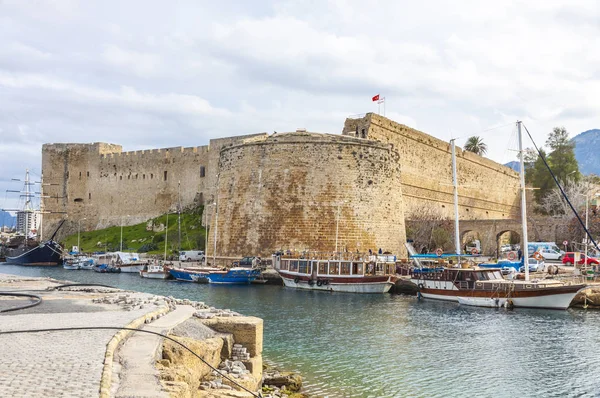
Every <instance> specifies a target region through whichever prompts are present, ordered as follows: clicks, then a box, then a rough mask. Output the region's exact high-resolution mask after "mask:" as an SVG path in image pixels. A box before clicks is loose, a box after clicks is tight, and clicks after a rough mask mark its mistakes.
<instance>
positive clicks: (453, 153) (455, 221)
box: [450, 139, 460, 264]
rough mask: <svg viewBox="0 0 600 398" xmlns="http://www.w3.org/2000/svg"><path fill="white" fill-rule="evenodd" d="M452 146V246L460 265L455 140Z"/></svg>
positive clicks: (451, 141)
mask: <svg viewBox="0 0 600 398" xmlns="http://www.w3.org/2000/svg"><path fill="white" fill-rule="evenodd" d="M450 143H451V144H452V185H453V187H454V244H455V248H456V256H457V257H458V260H457V261H458V264H460V229H459V226H458V178H457V176H456V174H457V173H456V139H452V140H450Z"/></svg>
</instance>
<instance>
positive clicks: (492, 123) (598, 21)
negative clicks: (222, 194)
mask: <svg viewBox="0 0 600 398" xmlns="http://www.w3.org/2000/svg"><path fill="white" fill-rule="evenodd" d="M599 4H600V2H597V1H595V0H591V1H577V0H574V1H553V0H546V1H533V0H532V1H526V2H525V1H523V2H511V1H502V2H494V3H492V2H487V1H484V2H482V1H460V2H446V1H420V2H415V1H400V0H396V1H378V0H372V1H369V2H364V1H358V0H356V1H354V0H319V1H316V0H305V1H287V0H279V1H275V2H271V1H261V0H253V1H245V0H239V1H238V0H233V1H227V0H223V1H201V0H196V1H176V0H174V1H169V2H165V1H149V0H145V1H133V0H132V1H111V0H105V1H92V0H89V1H70V0H54V1H41V0H32V1H22V0H0V192H1V196H0V207H10V206H15V202H14V201H15V200H16V199H15V198H13V197H10V196H9V195H8V194H5V193H4V192H5V190H6V189H19V188H20V187H15V183H11V182H10V181H9V180H10V179H11V178H23V176H24V170H25V169H26V168H29V169H30V170H32V173H33V175H34V176H35V175H39V173H40V168H41V146H42V144H44V143H58V142H80V143H83V142H97V141H101V142H110V143H115V144H121V145H122V146H123V148H124V150H137V149H144V148H160V147H173V146H198V145H206V144H208V142H209V140H210V139H211V138H217V137H228V136H235V135H242V134H251V133H257V132H269V133H272V132H273V131H279V132H284V131H294V130H295V129H296V128H306V129H307V130H309V131H316V132H324V133H337V134H339V133H341V130H342V127H343V123H344V120H345V118H346V117H348V116H350V115H357V114H364V113H366V112H377V111H378V105H377V104H376V103H374V102H372V101H371V97H373V96H374V95H376V94H380V95H381V97H385V99H386V107H385V108H386V116H387V117H389V118H391V119H393V120H395V121H398V122H400V123H403V124H406V125H408V126H410V127H413V128H416V129H419V130H421V131H424V132H426V133H428V134H431V135H433V136H435V137H438V138H440V139H443V140H450V139H451V138H457V144H458V145H459V146H463V144H464V142H465V141H466V139H467V138H468V137H469V136H472V135H478V136H480V137H482V139H483V140H484V142H485V143H486V144H487V145H488V154H487V157H489V158H491V159H493V160H495V161H497V162H500V163H506V162H509V161H511V160H516V152H515V151H514V150H515V149H516V138H515V127H514V123H515V121H516V120H522V121H523V122H524V123H525V125H526V126H527V127H528V129H529V131H530V132H531V133H532V134H533V137H534V139H535V140H536V141H537V143H538V144H542V143H543V142H544V141H545V139H546V136H547V134H548V133H549V132H550V131H551V130H552V127H554V126H565V127H566V128H567V130H568V131H569V132H570V133H571V136H574V135H576V134H578V133H580V132H582V131H585V130H589V129H592V128H600V68H599V67H598V65H600V5H599ZM381 112H383V108H382V109H381ZM525 146H531V144H530V143H528V142H526V143H525Z"/></svg>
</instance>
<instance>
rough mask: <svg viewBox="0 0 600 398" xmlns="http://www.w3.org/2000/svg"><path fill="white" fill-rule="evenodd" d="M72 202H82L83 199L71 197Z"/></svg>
mask: <svg viewBox="0 0 600 398" xmlns="http://www.w3.org/2000/svg"><path fill="white" fill-rule="evenodd" d="M73 202H75V203H83V199H81V198H75V199H73Z"/></svg>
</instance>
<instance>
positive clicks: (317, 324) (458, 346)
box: [0, 264, 600, 397]
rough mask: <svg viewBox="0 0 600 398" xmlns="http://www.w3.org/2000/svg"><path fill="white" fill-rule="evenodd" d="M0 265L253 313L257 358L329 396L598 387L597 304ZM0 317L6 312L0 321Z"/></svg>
mask: <svg viewBox="0 0 600 398" xmlns="http://www.w3.org/2000/svg"><path fill="white" fill-rule="evenodd" d="M0 273H8V274H17V275H28V276H44V277H45V276H47V277H52V278H56V279H61V280H69V281H74V282H81V283H100V284H106V285H111V286H115V287H119V288H123V289H131V290H137V291H143V292H149V293H154V294H160V295H168V296H174V297H177V298H188V299H193V300H198V301H204V302H205V303H207V304H209V305H212V306H215V307H218V308H230V309H233V310H236V311H239V312H241V313H243V314H245V315H253V316H257V317H260V318H263V319H264V322H265V335H264V352H263V356H264V358H265V360H266V361H267V362H269V363H272V364H274V365H278V366H280V367H282V368H284V369H289V370H296V371H299V372H301V373H302V375H303V376H304V378H305V387H306V390H307V392H309V393H311V394H314V395H315V396H328V397H456V396H471V397H515V396H518V397H566V396H577V397H580V396H598V395H600V378H598V377H597V372H598V369H599V365H600V344H599V339H600V338H599V334H598V331H599V330H600V311H591V310H581V309H572V310H568V311H551V310H527V309H515V310H513V311H507V310H503V309H501V310H497V309H489V308H474V307H468V308H465V307H460V306H459V305H457V304H452V303H445V302H432V301H418V300H417V299H416V298H415V297H408V296H400V295H391V294H381V295H355V294H330V293H323V292H307V291H294V290H290V289H285V288H283V287H279V286H215V285H199V284H193V283H182V282H175V281H163V280H149V279H143V278H141V277H139V276H138V275H136V274H98V273H95V272H91V271H66V270H63V269H62V268H58V267H56V268H42V267H19V266H12V265H6V264H2V265H0ZM7 319H9V318H7Z"/></svg>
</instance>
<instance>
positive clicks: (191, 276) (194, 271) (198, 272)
mask: <svg viewBox="0 0 600 398" xmlns="http://www.w3.org/2000/svg"><path fill="white" fill-rule="evenodd" d="M165 269H166V270H167V272H169V274H170V275H171V276H172V277H173V278H175V279H176V280H178V281H182V282H197V283H208V279H206V276H205V275H206V274H207V273H208V272H211V271H219V268H214V267H185V268H177V267H165Z"/></svg>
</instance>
